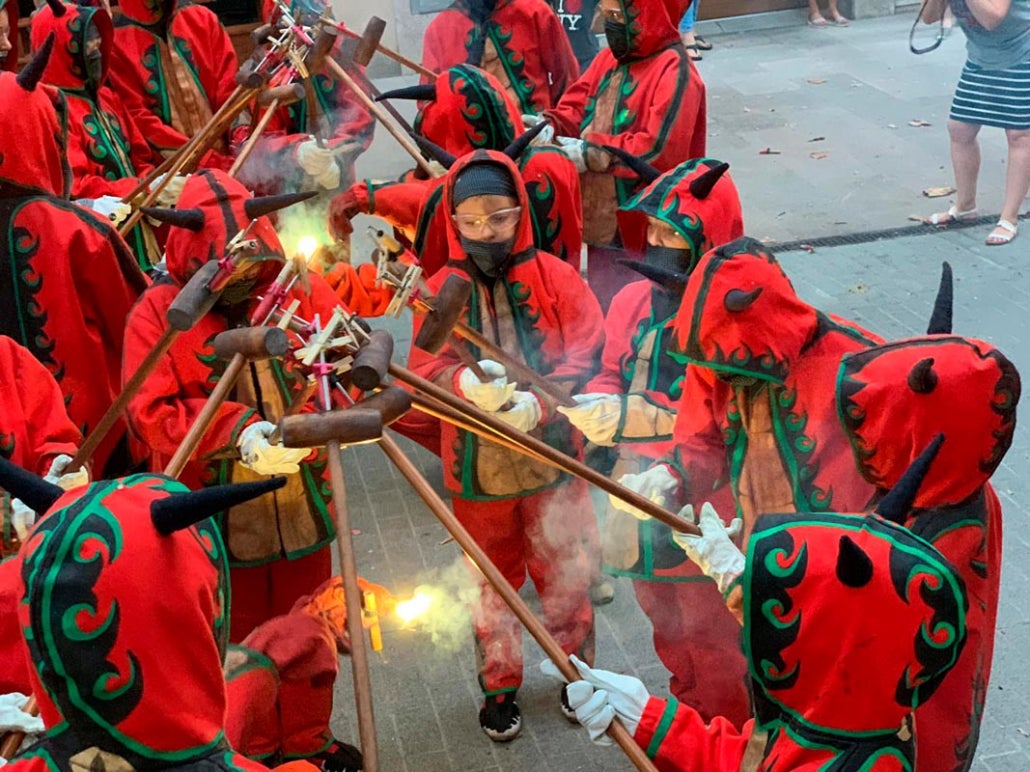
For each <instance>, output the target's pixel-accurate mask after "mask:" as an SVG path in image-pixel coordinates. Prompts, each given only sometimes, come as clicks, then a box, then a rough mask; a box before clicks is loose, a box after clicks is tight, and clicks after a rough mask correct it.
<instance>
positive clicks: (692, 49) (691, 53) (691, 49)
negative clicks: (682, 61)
mask: <svg viewBox="0 0 1030 772" xmlns="http://www.w3.org/2000/svg"><path fill="white" fill-rule="evenodd" d="M683 47H684V48H685V49H687V57H688V58H689V59H690V61H692V62H700V61H701V60H702V59H704V57H703V56H701V54H699V53H698V52H697V45H696V44H695V45H692V46H683Z"/></svg>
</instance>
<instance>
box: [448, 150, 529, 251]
mask: <svg viewBox="0 0 1030 772" xmlns="http://www.w3.org/2000/svg"><path fill="white" fill-rule="evenodd" d="M473 163H494V164H497V165H498V166H503V167H504V168H505V169H507V171H508V173H509V174H510V175H511V178H512V180H513V183H514V186H515V191H516V196H517V198H518V201H519V206H521V207H522V219H521V220H520V221H519V224H518V228H517V229H516V231H515V244H514V246H513V247H512V250H511V254H513V255H517V254H520V253H521V252H525V251H526V250H527V249H530V248H532V246H533V223H532V221H531V219H530V218H531V215H530V211H529V199H528V198H527V197H526V188H525V186H524V185H523V184H522V177H521V175H520V174H519V167H517V166H516V165H515V162H514V161H512V160H511V159H510V158H508V156H506V155H505V154H504V153H498V152H496V151H494V150H477V151H475V152H474V153H469V154H468V155H466V156H464V157H462V158H459V159H458V160H457V162H456V163H455V164H454V166H452V167H451V168H450V170H449V171H448V172H447V176H446V177H445V178H444V187H443V201H444V205H445V206H446V207H447V212H448V213H450V212H453V211H454V205H453V201H454V181H455V180H456V179H457V178H458V175H459V174H461V172H462V170H463V169H465V167H467V166H469V165H470V164H473ZM444 222H446V223H447V241H448V243H449V244H450V247H451V248H450V253H451V262H453V261H454V260H455V259H456V256H457V255H461V258H457V259H462V260H464V259H465V258H464V255H465V251H464V250H463V249H462V248H461V240H460V239H459V238H458V230H457V228H456V227H455V225H454V221H453V220H452V219H451V218H450V217H447V218H446V219H445V220H444Z"/></svg>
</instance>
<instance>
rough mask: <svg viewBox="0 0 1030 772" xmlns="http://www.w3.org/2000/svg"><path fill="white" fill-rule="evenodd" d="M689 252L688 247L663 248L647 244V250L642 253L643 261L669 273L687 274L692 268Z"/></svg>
mask: <svg viewBox="0 0 1030 772" xmlns="http://www.w3.org/2000/svg"><path fill="white" fill-rule="evenodd" d="M691 252H692V250H691V249H690V248H689V247H688V248H681V247H663V246H661V245H659V244H648V245H647V250H646V251H645V252H644V260H646V261H647V262H648V263H651V264H652V265H657V266H661V267H662V268H667V269H669V270H670V271H679V272H681V273H687V271H688V270H689V269H692V268H693V267H694V266H693V265H692V263H693V259H692V255H691ZM684 266H686V267H684Z"/></svg>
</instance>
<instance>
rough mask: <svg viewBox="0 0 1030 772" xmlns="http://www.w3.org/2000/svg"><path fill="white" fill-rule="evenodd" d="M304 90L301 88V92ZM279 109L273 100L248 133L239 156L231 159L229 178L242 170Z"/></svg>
mask: <svg viewBox="0 0 1030 772" xmlns="http://www.w3.org/2000/svg"><path fill="white" fill-rule="evenodd" d="M303 91H304V89H303V88H301V92H303ZM278 109H279V100H278V99H273V100H272V101H271V102H270V103H269V105H268V107H266V108H265V113H264V115H262V116H261V118H260V120H258V122H257V125H255V126H254V129H253V130H252V131H251V132H250V136H249V137H247V141H246V142H244V143H243V147H241V148H240V152H239V155H237V156H236V158H235V159H233V162H232V166H231V167H229V176H230V177H235V176H236V175H237V174H238V173H239V171H240V169H242V168H243V164H245V163H247V159H248V158H250V154H251V153H253V152H254V148H255V147H257V143H258V141H259V140H260V139H261V135H262V134H264V133H265V129H267V128H268V123H269V121H271V120H272V118H274V117H275V111H276V110H278Z"/></svg>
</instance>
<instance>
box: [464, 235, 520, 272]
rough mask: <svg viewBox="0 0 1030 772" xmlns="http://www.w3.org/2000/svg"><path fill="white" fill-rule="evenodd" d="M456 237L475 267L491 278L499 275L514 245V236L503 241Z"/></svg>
mask: <svg viewBox="0 0 1030 772" xmlns="http://www.w3.org/2000/svg"><path fill="white" fill-rule="evenodd" d="M458 238H460V239H461V248H462V249H464V250H465V254H466V255H468V256H469V259H470V260H471V261H472V262H473V263H475V264H476V268H478V269H479V270H480V271H481V272H482V273H483V275H484V276H487V277H489V278H491V279H496V278H497V277H498V276H500V275H501V271H502V270H503V269H504V265H505V263H507V262H508V259H509V258H510V257H511V250H512V248H513V247H514V246H515V237H514V236H512V237H511V238H510V239H505V240H504V241H475V240H473V239H468V238H465V237H464V236H459V237H458Z"/></svg>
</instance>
